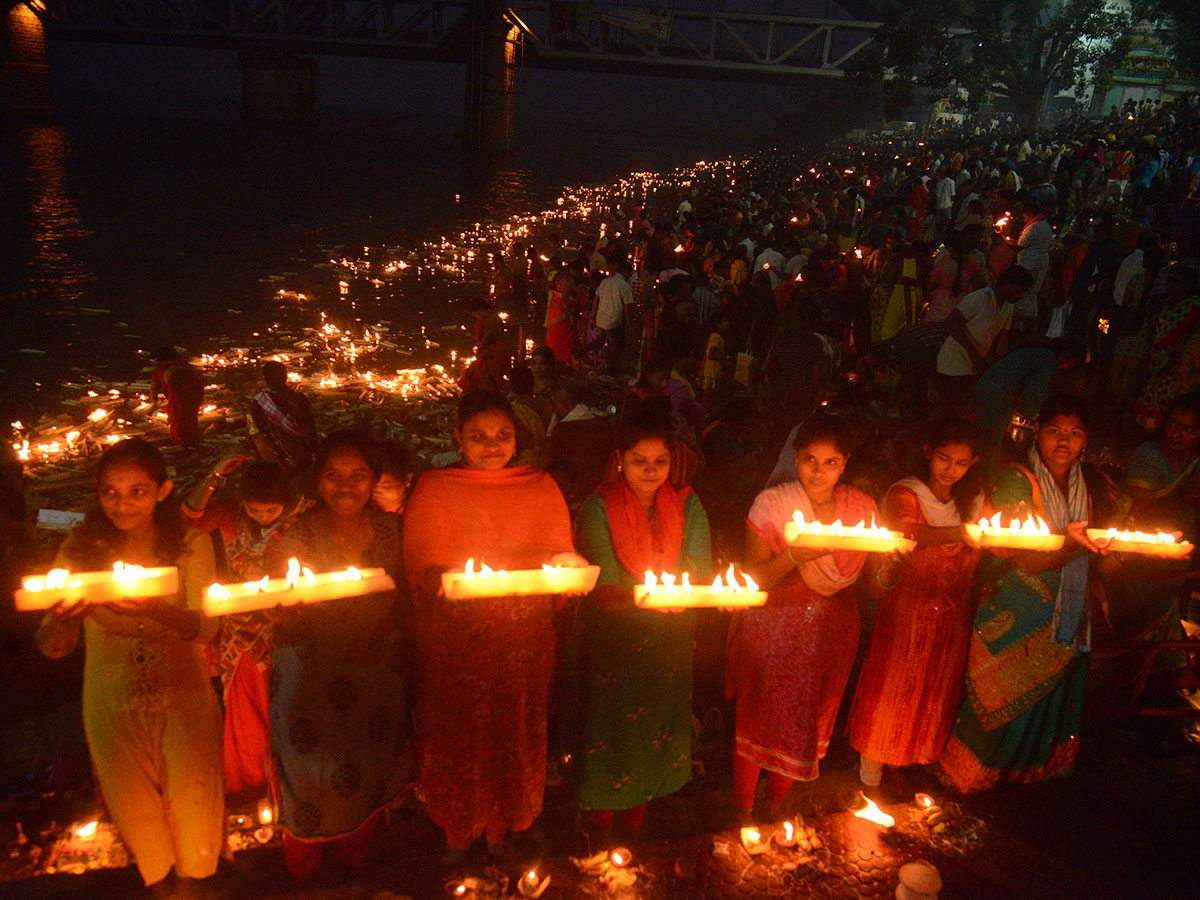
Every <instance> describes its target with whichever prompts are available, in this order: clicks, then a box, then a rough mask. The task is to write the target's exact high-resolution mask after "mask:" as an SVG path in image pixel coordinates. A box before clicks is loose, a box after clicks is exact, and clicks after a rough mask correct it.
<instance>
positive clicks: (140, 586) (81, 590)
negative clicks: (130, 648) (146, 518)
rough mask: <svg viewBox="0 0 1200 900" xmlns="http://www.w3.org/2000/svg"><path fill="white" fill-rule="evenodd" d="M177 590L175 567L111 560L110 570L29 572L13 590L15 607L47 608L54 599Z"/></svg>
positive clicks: (91, 599) (96, 599)
mask: <svg viewBox="0 0 1200 900" xmlns="http://www.w3.org/2000/svg"><path fill="white" fill-rule="evenodd" d="M178 590H179V569H177V568H176V567H175V566H165V567H163V568H158V569H143V568H142V567H141V566H127V565H126V564H125V563H123V562H118V563H114V564H113V567H112V571H104V572H70V571H68V570H67V569H51V570H50V571H49V572H47V573H46V574H45V575H31V576H29V577H28V578H25V579H23V580H22V581H21V588H20V589H19V590H17V591H14V592H13V601H14V603H15V604H16V607H17V609H18V610H21V611H29V610H37V609H49V608H50V607H51V606H53V605H54V604H55V603H58V602H59V601H62V602H63V603H68V604H71V603H77V602H78V601H80V600H86V601H87V602H88V603H115V602H119V601H121V600H133V599H139V598H144V597H169V596H171V595H173V594H175V593H176V592H178Z"/></svg>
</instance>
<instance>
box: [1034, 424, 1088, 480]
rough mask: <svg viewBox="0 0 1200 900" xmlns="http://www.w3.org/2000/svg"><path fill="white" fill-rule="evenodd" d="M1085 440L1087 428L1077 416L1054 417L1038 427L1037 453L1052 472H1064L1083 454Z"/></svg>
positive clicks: (1085, 444) (1085, 445)
mask: <svg viewBox="0 0 1200 900" xmlns="http://www.w3.org/2000/svg"><path fill="white" fill-rule="evenodd" d="M1087 439H1088V435H1087V428H1086V427H1085V426H1084V424H1083V422H1082V421H1080V419H1079V417H1078V416H1075V415H1067V416H1055V417H1054V418H1053V419H1051V420H1050V421H1049V422H1045V423H1044V424H1041V425H1039V426H1038V430H1037V448H1038V453H1039V454H1040V455H1041V457H1042V461H1043V462H1045V463H1046V465H1047V467H1049V468H1050V469H1051V470H1052V471H1065V470H1066V468H1067V467H1068V466H1070V465H1071V463H1073V462H1075V460H1077V459H1079V457H1080V456H1081V455H1082V454H1083V451H1084V448H1086V447H1087Z"/></svg>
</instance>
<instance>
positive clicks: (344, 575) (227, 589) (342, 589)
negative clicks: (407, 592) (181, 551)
mask: <svg viewBox="0 0 1200 900" xmlns="http://www.w3.org/2000/svg"><path fill="white" fill-rule="evenodd" d="M395 588H396V583H395V582H394V581H393V580H392V576H391V575H389V574H388V573H387V572H385V571H384V570H383V569H356V568H354V567H353V566H351V567H350V568H348V569H346V570H344V571H341V572H322V573H320V574H314V573H313V572H312V571H311V570H310V569H306V568H303V567H302V566H301V565H300V562H299V561H298V560H296V559H291V560H288V574H287V575H286V577H284V578H263V579H261V580H259V581H248V582H246V583H245V584H213V585H210V586H209V588H208V591H207V593H206V594H205V596H204V600H203V603H202V606H203V608H204V614H205V615H206V616H228V615H230V614H232V613H246V612H255V611H256V610H260V609H273V608H275V607H276V606H296V605H299V604H302V603H323V602H325V601H326V600H339V599H341V598H343V597H359V596H362V595H363V594H374V593H377V592H379V591H391V590H395Z"/></svg>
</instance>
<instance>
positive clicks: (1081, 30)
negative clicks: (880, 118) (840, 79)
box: [855, 0, 1132, 129]
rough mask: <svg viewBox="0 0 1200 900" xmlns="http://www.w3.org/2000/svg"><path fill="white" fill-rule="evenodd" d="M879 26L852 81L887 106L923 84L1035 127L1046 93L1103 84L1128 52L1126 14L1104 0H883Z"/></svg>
mask: <svg viewBox="0 0 1200 900" xmlns="http://www.w3.org/2000/svg"><path fill="white" fill-rule="evenodd" d="M883 21H884V26H883V28H882V29H880V31H879V32H878V35H877V38H876V41H875V43H874V44H873V45H872V47H871V48H869V49H870V52H867V53H864V54H860V55H861V56H862V61H861V63H860V64H859V66H858V67H857V71H856V72H855V75H856V76H858V77H860V78H861V77H865V78H869V79H872V80H874V81H876V82H877V83H878V82H880V81H883V80H884V79H885V78H888V77H889V76H890V81H891V83H890V84H887V85H886V86H885V88H884V91H885V95H887V96H888V97H889V98H890V99H891V100H892V101H893V102H894V101H895V100H896V99H902V98H903V97H904V95H905V93H906V92H907V93H908V94H909V95H911V93H912V91H914V90H915V88H917V87H920V88H923V89H926V90H927V91H930V92H932V93H933V95H934V96H950V95H954V94H959V93H960V92H962V91H965V92H966V93H967V95H968V97H969V98H970V100H971V102H972V103H973V104H978V103H980V102H982V101H983V100H984V99H985V98H986V97H987V96H989V95H997V96H1000V97H1003V98H1005V99H1007V100H1008V101H1009V102H1010V103H1011V104H1012V106H1013V109H1014V111H1015V112H1016V114H1017V118H1018V121H1019V122H1020V124H1021V126H1022V127H1023V128H1028V129H1032V128H1034V127H1036V125H1037V123H1038V121H1039V120H1040V119H1041V114H1042V109H1043V108H1044V107H1045V104H1046V99H1047V97H1048V96H1049V93H1050V91H1051V89H1062V88H1068V87H1075V88H1083V87H1086V86H1087V85H1088V84H1089V83H1092V82H1100V83H1102V82H1103V80H1104V78H1105V77H1106V75H1107V73H1109V72H1111V71H1112V69H1113V68H1115V66H1116V64H1117V63H1118V62H1119V61H1120V60H1121V58H1122V57H1123V56H1124V55H1125V53H1126V52H1127V51H1128V48H1129V32H1130V28H1131V27H1132V23H1131V21H1130V17H1129V14H1128V13H1127V12H1125V11H1124V10H1119V9H1116V8H1113V7H1112V6H1111V5H1110V3H1109V0H910V2H908V3H905V4H904V5H900V4H899V3H895V2H894V0H887V2H886V4H885V6H884V7H883Z"/></svg>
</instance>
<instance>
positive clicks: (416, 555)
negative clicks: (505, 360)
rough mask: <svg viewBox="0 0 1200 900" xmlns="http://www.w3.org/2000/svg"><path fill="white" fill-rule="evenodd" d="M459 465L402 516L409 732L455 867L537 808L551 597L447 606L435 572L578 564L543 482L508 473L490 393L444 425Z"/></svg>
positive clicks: (501, 425)
mask: <svg viewBox="0 0 1200 900" xmlns="http://www.w3.org/2000/svg"><path fill="white" fill-rule="evenodd" d="M454 434H455V438H456V439H457V441H458V446H459V454H460V456H461V459H462V462H461V463H460V464H459V465H457V466H451V467H450V468H446V469H436V470H434V471H432V472H428V473H426V474H425V475H424V476H422V477H421V479H420V480H419V481H418V482H417V484H416V487H415V488H414V489H413V492H412V496H411V497H410V498H409V501H408V505H407V507H406V509H405V520H404V568H405V574H406V576H407V578H408V582H409V585H410V586H411V588H412V591H413V612H414V620H415V623H416V638H417V644H416V698H417V704H416V726H417V756H418V761H419V765H420V772H421V788H422V791H423V792H424V794H425V803H426V807H427V809H428V811H429V815H430V817H431V818H432V819H433V821H434V823H435V824H436V825H437V826H438V827H439V828H441V829H442V830H443V831H444V832H445V834H446V841H447V852H446V861H447V862H448V863H449V864H451V865H458V864H459V863H461V862H462V861H463V859H464V858H465V855H466V851H467V850H468V849H469V848H470V846H471V844H472V843H473V842H474V841H475V840H476V839H477V838H479V837H480V835H486V837H487V842H488V847H489V851H490V852H491V853H492V854H493V855H494V856H504V855H506V853H507V850H506V848H505V845H504V838H505V835H507V834H508V833H509V832H519V831H524V830H525V829H527V828H529V826H530V825H532V824H533V822H534V820H535V819H536V818H537V817H538V814H539V813H540V812H541V810H542V795H543V793H544V790H545V785H546V729H547V724H546V717H547V704H548V700H549V690H550V683H551V680H552V673H553V667H554V626H553V622H552V612H553V598H552V597H550V596H545V595H541V596H536V595H535V596H521V597H484V598H480V599H475V600H469V601H450V600H447V599H446V597H445V596H444V595H442V593H441V584H442V580H441V576H442V573H444V572H447V571H451V570H455V571H462V570H463V567H464V565H465V563H466V562H467V560H468V559H475V560H476V561H477V562H479V563H482V564H485V565H488V566H491V567H492V568H494V569H506V570H508V571H517V570H526V569H538V568H540V567H541V566H542V565H543V564H550V565H560V564H561V565H569V566H576V565H579V566H582V565H586V561H585V560H584V559H583V558H582V557H580V556H579V555H578V554H577V553H575V552H574V549H573V546H572V542H571V519H570V515H569V514H568V512H567V505H566V503H565V501H564V500H563V498H562V493H561V492H560V491H559V490H558V486H557V485H556V484H555V483H554V480H553V479H552V478H551V477H550V476H549V475H547V474H546V473H545V472H542V471H540V470H538V469H534V468H532V467H530V466H510V465H509V464H510V462H511V461H512V459H513V457H514V456H515V455H516V447H517V445H516V440H517V438H516V434H517V431H516V421H515V419H514V417H513V413H512V409H511V407H510V406H509V403H508V401H507V400H506V399H505V398H504V397H503V396H501V395H499V394H495V393H492V392H490V391H475V392H473V393H469V394H466V395H464V396H463V398H462V400H461V401H460V403H459V408H458V425H457V427H456V428H455V430H454Z"/></svg>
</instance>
